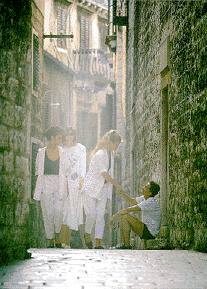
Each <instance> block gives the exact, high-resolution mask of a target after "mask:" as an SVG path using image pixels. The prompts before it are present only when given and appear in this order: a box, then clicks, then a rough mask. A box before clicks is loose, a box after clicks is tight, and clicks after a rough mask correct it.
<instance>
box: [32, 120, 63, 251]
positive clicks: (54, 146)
mask: <svg viewBox="0 0 207 289" xmlns="http://www.w3.org/2000/svg"><path fill="white" fill-rule="evenodd" d="M62 134H64V130H63V129H61V128H59V127H57V126H54V127H51V128H49V129H48V130H47V132H46V138H47V140H48V145H47V146H46V147H44V148H40V149H39V150H38V153H37V158H36V176H37V181H36V186H35V191H34V197H33V198H34V199H35V200H36V201H40V204H41V208H42V213H43V218H44V226H45V232H46V238H47V239H48V240H49V248H53V247H54V239H55V246H56V247H57V248H61V240H60V231H61V226H62V208H63V203H64V200H65V198H66V196H67V190H66V178H65V175H64V170H63V166H62V160H63V158H62V153H63V152H62V149H61V147H59V145H60V144H61V142H62Z"/></svg>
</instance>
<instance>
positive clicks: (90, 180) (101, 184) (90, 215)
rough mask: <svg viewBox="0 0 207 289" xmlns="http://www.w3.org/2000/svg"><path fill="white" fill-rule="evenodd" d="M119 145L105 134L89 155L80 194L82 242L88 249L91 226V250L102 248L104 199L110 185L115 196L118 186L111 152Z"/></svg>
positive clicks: (118, 140)
mask: <svg viewBox="0 0 207 289" xmlns="http://www.w3.org/2000/svg"><path fill="white" fill-rule="evenodd" d="M120 143H121V137H120V135H119V134H118V133H117V132H116V131H115V130H111V131H109V132H108V133H106V134H105V135H104V136H103V138H102V139H101V141H100V142H99V143H98V144H97V146H96V147H95V149H94V150H93V152H92V154H91V162H90V165H89V171H88V172H87V174H86V177H85V180H84V183H83V187H82V192H83V206H84V211H85V214H86V221H85V235H84V237H85V241H86V246H87V247H88V248H89V249H92V248H93V243H92V240H91V236H90V235H91V231H92V228H93V225H94V223H95V239H96V246H95V249H103V247H102V246H101V239H102V237H103V232H104V225H105V222H104V214H105V207H106V202H107V199H108V198H109V199H111V198H112V188H113V185H114V186H115V187H116V188H117V193H118V194H119V192H121V191H122V190H123V189H122V187H121V186H120V185H119V184H118V183H117V182H116V181H115V180H114V179H113V152H114V151H115V150H117V148H118V146H119V144H120Z"/></svg>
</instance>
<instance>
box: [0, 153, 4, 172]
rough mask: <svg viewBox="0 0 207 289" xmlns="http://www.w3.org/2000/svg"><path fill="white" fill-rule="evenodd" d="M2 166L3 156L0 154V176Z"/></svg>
mask: <svg viewBox="0 0 207 289" xmlns="http://www.w3.org/2000/svg"><path fill="white" fill-rule="evenodd" d="M3 165H4V156H3V154H0V174H2V169H3Z"/></svg>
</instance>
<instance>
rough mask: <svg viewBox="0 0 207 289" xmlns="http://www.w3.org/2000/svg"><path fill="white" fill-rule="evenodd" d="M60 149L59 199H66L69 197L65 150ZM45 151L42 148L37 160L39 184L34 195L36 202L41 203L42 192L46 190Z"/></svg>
mask: <svg viewBox="0 0 207 289" xmlns="http://www.w3.org/2000/svg"><path fill="white" fill-rule="evenodd" d="M58 148H59V155H60V166H59V187H58V191H59V198H60V199H64V198H66V197H67V186H66V184H67V183H66V176H65V169H64V166H63V150H62V148H61V147H58ZM45 150H46V147H44V148H40V149H39V150H38V153H37V158H36V167H35V169H36V172H35V175H36V176H37V182H36V186H35V193H34V197H33V198H34V200H36V201H39V200H40V196H41V192H42V191H43V188H44V163H45Z"/></svg>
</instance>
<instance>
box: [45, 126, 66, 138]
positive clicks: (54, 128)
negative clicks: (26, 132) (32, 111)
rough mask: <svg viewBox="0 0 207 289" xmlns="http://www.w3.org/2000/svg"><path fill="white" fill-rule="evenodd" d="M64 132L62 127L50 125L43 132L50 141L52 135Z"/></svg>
mask: <svg viewBox="0 0 207 289" xmlns="http://www.w3.org/2000/svg"><path fill="white" fill-rule="evenodd" d="M64 132H65V131H64V129H63V128H62V127H59V126H52V127H50V128H48V130H47V131H46V132H45V136H46V138H47V140H48V141H50V140H51V137H52V136H54V137H56V136H58V135H64Z"/></svg>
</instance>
